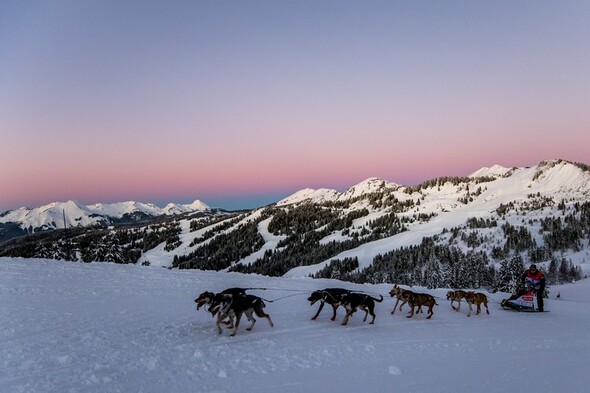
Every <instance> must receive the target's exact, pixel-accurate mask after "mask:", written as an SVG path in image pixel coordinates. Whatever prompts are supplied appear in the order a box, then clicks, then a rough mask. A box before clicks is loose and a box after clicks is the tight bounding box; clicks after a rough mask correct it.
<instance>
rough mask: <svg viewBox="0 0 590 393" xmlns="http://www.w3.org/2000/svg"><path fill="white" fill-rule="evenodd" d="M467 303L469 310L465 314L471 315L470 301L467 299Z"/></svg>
mask: <svg viewBox="0 0 590 393" xmlns="http://www.w3.org/2000/svg"><path fill="white" fill-rule="evenodd" d="M467 305H468V306H469V311H467V316H468V317H470V316H471V302H470V301H469V300H468V301H467Z"/></svg>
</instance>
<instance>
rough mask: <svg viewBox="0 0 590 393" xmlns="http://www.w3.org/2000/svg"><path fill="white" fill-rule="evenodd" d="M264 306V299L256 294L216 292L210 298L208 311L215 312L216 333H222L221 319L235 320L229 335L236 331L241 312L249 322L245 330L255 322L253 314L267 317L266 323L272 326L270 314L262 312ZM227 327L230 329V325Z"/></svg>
mask: <svg viewBox="0 0 590 393" xmlns="http://www.w3.org/2000/svg"><path fill="white" fill-rule="evenodd" d="M264 307H266V304H264V301H263V300H262V299H261V298H259V297H258V296H254V295H241V294H238V295H234V294H231V293H218V294H217V295H215V297H214V298H213V299H212V301H211V306H210V307H209V311H210V312H211V313H213V314H215V313H217V321H216V323H215V325H216V327H217V333H219V334H221V333H222V329H221V324H222V323H224V322H223V321H224V320H225V319H226V318H229V320H230V322H231V321H232V320H235V322H234V323H232V325H233V331H232V332H231V333H230V336H235V335H236V334H237V333H238V327H239V326H240V320H241V318H242V315H243V314H246V318H248V320H249V321H250V322H251V324H250V326H248V327H247V328H246V330H252V328H253V327H254V324H255V323H256V319H254V315H253V314H256V315H257V316H258V317H260V318H266V319H268V323H269V324H270V326H271V327H273V326H274V323H273V322H272V319H270V315H268V314H266V313H265V312H264V310H263V309H264ZM229 328H230V329H231V327H229Z"/></svg>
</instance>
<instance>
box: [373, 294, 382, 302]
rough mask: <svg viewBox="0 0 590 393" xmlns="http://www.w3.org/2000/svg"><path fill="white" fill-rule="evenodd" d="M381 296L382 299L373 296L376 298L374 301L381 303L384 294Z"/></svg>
mask: <svg viewBox="0 0 590 393" xmlns="http://www.w3.org/2000/svg"><path fill="white" fill-rule="evenodd" d="M379 297H380V298H381V299H376V298H373V300H374V301H376V302H378V303H381V302H382V301H383V295H379Z"/></svg>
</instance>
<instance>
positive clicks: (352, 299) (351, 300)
mask: <svg viewBox="0 0 590 393" xmlns="http://www.w3.org/2000/svg"><path fill="white" fill-rule="evenodd" d="M379 297H380V299H376V298H374V297H371V296H369V295H365V294H363V293H356V292H351V293H348V294H344V295H342V297H341V298H340V304H342V305H343V306H344V308H346V315H345V316H344V320H343V321H342V324H343V325H347V324H348V320H349V319H350V317H351V316H352V314H354V313H355V312H356V310H357V309H359V308H360V309H361V310H363V311H364V312H365V318H364V319H363V322H366V321H367V317H368V316H369V314H371V316H372V317H373V319H372V320H371V322H369V323H370V324H371V325H372V324H374V323H375V302H379V303H381V302H382V301H383V296H381V295H379Z"/></svg>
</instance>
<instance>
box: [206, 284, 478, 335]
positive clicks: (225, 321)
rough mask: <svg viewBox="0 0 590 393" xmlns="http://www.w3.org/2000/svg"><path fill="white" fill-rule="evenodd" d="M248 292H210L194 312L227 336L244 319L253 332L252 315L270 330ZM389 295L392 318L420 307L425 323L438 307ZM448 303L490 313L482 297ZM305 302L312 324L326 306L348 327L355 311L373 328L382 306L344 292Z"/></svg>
mask: <svg viewBox="0 0 590 393" xmlns="http://www.w3.org/2000/svg"><path fill="white" fill-rule="evenodd" d="M249 289H256V288H228V289H226V290H224V291H223V292H219V293H213V292H209V291H206V292H203V293H201V294H200V295H199V296H198V297H197V298H196V299H195V303H196V304H197V310H199V309H200V308H201V307H206V309H207V311H208V312H209V313H211V315H212V316H213V317H214V318H215V327H216V329H217V332H218V333H219V334H221V333H222V332H223V328H227V329H230V330H231V333H230V336H235V335H236V334H237V332H238V328H239V326H240V320H241V318H242V316H244V315H245V316H246V318H247V320H248V321H249V322H250V325H249V326H248V327H247V328H246V330H252V328H253V327H254V324H255V323H256V319H255V318H254V316H255V315H256V316H257V317H258V318H266V319H267V320H268V323H269V325H270V326H271V327H273V326H274V323H273V321H272V319H271V317H270V315H269V314H267V313H266V312H265V311H264V308H265V307H266V303H265V299H262V298H261V297H258V296H255V295H250V294H247V293H246V291H248V290H249ZM389 295H390V296H391V297H393V298H395V299H396V303H395V306H394V307H393V310H392V311H391V314H394V313H395V311H396V309H398V308H399V311H400V312H401V310H402V307H403V306H404V305H405V304H407V305H408V307H409V309H410V310H409V311H408V313H409V315H408V316H407V318H412V317H413V316H414V315H415V314H419V313H422V312H423V310H422V307H425V308H426V309H427V317H426V319H430V318H431V317H432V316H433V314H434V306H437V305H438V303H437V302H436V299H435V298H434V296H432V295H430V294H426V293H417V292H414V291H410V290H408V289H404V288H402V287H400V286H398V285H394V286H393V289H392V290H391V291H390V292H389ZM447 299H448V300H451V306H452V308H453V309H454V310H456V311H459V309H460V307H461V300H465V301H466V302H467V304H468V305H469V313H468V314H467V315H468V316H469V315H471V307H472V305H477V314H479V313H480V305H481V304H484V306H485V307H486V311H487V313H488V314H489V313H490V312H489V310H487V307H488V306H487V304H488V301H487V297H486V296H485V295H484V294H482V293H475V292H465V291H460V290H459V291H449V292H448V294H447ZM307 300H308V301H309V302H310V305H311V306H313V305H314V304H316V303H317V302H319V304H320V305H319V307H318V309H317V312H316V313H315V315H314V316H313V317H312V318H311V319H312V320H315V319H317V318H318V316H319V315H320V313H321V311H322V309H323V308H324V305H326V304H328V305H330V306H331V307H332V318H331V320H332V321H334V320H336V312H337V309H338V308H339V307H340V306H342V307H344V309H345V315H344V318H343V320H342V325H347V324H348V322H349V320H350V318H351V317H352V316H353V314H354V313H355V312H357V311H358V310H361V311H364V313H365V315H364V318H363V322H366V321H367V319H368V318H369V316H370V317H371V320H370V322H369V324H374V323H375V318H376V314H375V304H376V303H380V302H382V301H383V300H384V298H383V296H382V295H379V297H374V296H371V295H369V294H366V293H363V292H356V291H351V290H347V289H343V288H326V289H322V290H317V291H314V292H312V293H311V295H310V296H309V297H308V298H307ZM267 302H268V300H267ZM454 302H457V304H458V305H457V307H455V306H454V305H453V303H454ZM398 305H399V307H398Z"/></svg>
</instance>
